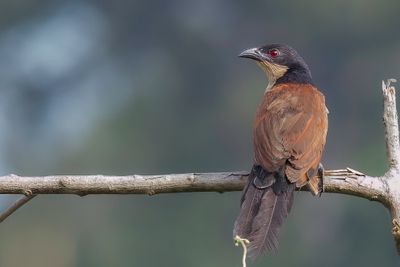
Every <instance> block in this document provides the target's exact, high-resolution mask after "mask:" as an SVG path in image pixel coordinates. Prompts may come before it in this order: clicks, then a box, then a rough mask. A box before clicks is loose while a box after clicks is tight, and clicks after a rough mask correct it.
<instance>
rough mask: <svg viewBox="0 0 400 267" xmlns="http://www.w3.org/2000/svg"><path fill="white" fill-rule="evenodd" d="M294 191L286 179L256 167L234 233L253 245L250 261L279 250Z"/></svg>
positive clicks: (246, 190)
mask: <svg viewBox="0 0 400 267" xmlns="http://www.w3.org/2000/svg"><path fill="white" fill-rule="evenodd" d="M294 188H295V185H294V184H291V183H289V182H288V180H287V179H286V177H285V176H284V175H282V174H279V173H268V172H265V171H264V170H263V169H262V168H261V167H260V166H254V167H253V169H252V171H251V173H250V175H249V180H248V182H247V185H246V187H245V188H244V190H243V195H242V202H241V209H240V213H239V216H238V218H237V219H236V222H235V227H234V230H233V234H234V236H236V235H238V236H240V237H241V238H246V239H248V240H249V241H250V244H249V245H248V251H249V256H250V258H252V259H255V258H257V257H258V256H259V255H260V254H261V253H262V252H269V251H275V250H276V249H277V247H278V235H279V230H280V228H281V226H282V224H283V221H284V220H285V219H286V217H287V216H288V213H289V211H290V209H291V207H292V204H293V196H294Z"/></svg>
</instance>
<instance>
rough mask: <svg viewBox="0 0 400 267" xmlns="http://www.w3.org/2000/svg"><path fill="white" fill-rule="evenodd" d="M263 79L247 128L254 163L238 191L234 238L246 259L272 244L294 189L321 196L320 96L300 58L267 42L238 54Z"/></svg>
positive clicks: (324, 118) (323, 113)
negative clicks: (260, 95) (239, 241)
mask: <svg viewBox="0 0 400 267" xmlns="http://www.w3.org/2000/svg"><path fill="white" fill-rule="evenodd" d="M239 57H243V58H250V59H253V60H255V61H256V63H257V64H258V65H259V66H260V67H261V69H262V70H263V71H264V72H265V73H266V75H267V76H268V86H267V89H266V91H265V93H264V96H263V99H262V101H261V104H260V106H259V107H258V111H257V114H256V117H255V119H254V125H253V145H254V164H253V168H252V170H251V172H250V175H249V180H248V182H247V185H246V187H245V188H244V190H243V195H242V199H241V210H240V213H239V216H238V218H237V219H236V222H235V226H234V236H238V237H240V238H242V239H247V240H248V241H249V244H248V251H249V255H250V257H251V258H256V257H257V256H259V254H261V253H262V252H269V251H274V250H276V249H277V246H278V235H279V231H280V228H281V226H282V224H283V222H284V220H285V219H286V217H287V216H288V213H289V211H290V209H291V207H292V204H293V198H294V190H295V188H300V187H303V186H307V187H308V188H309V191H310V192H311V193H312V194H313V195H317V196H319V195H320V194H321V192H322V182H323V181H322V174H323V169H322V165H321V164H320V160H321V156H322V151H323V149H324V145H325V139H326V134H327V130H328V110H327V108H326V106H325V98H324V96H323V94H322V93H321V92H319V91H318V89H317V88H316V87H315V85H314V84H313V82H312V78H311V72H310V70H309V68H308V66H307V64H306V63H305V61H304V60H303V58H302V57H301V56H300V55H299V54H298V53H297V52H296V51H295V50H294V49H293V48H291V47H289V46H287V45H282V44H270V45H265V46H262V47H259V48H252V49H248V50H245V51H243V52H242V53H241V54H240V55H239Z"/></svg>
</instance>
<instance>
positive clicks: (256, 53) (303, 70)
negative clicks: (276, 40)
mask: <svg viewBox="0 0 400 267" xmlns="http://www.w3.org/2000/svg"><path fill="white" fill-rule="evenodd" d="M239 57H244V58H250V59H253V60H256V61H257V64H258V65H259V66H260V67H261V69H263V70H264V71H265V73H266V74H267V76H268V80H269V84H268V88H267V89H269V88H270V87H272V86H273V85H274V84H275V82H276V81H277V80H279V79H282V78H286V80H287V81H289V82H300V83H305V82H310V81H311V72H310V69H309V68H308V66H307V64H306V62H305V61H304V59H303V58H302V57H301V56H300V55H299V54H298V53H297V52H296V50H294V49H293V48H291V47H290V46H288V45H284V44H269V45H265V46H261V47H258V48H251V49H247V50H245V51H243V52H242V53H240V55H239ZM285 76H287V77H285Z"/></svg>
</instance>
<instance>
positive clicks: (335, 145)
mask: <svg viewBox="0 0 400 267" xmlns="http://www.w3.org/2000/svg"><path fill="white" fill-rule="evenodd" d="M399 10H400V2H399V1H396V0H391V1H378V0H353V1H347V0H346V1H344V0H338V1H316V0H306V1H235V2H234V1H227V0H186V1H184V0H170V1H156V0H155V1H144V0H142V1H140V0H137V1H100V0H98V1H56V0H53V1H45V0H41V1H33V0H24V1H21V0H17V1H16V0H2V1H1V2H0V129H1V131H0V168H1V172H2V173H4V174H8V173H16V174H19V175H30V176H32V175H46V174H115V175H124V174H133V173H140V174H159V173H182V172H193V171H196V172H208V171H228V170H248V169H249V168H250V167H251V159H252V141H251V123H252V117H253V115H254V113H255V110H256V107H257V105H258V102H259V100H260V98H261V97H262V94H263V91H264V88H265V86H266V82H267V81H266V78H265V76H264V74H263V73H262V72H261V71H260V70H259V69H258V67H257V66H256V64H254V63H253V62H250V61H249V60H242V59H239V58H237V55H238V53H239V52H241V51H242V50H243V49H246V48H250V47H254V46H257V45H261V44H264V43H271V42H283V43H287V44H290V45H292V46H293V47H295V48H296V49H297V50H298V51H299V53H300V54H301V55H303V57H304V58H305V60H306V61H307V62H308V64H309V66H310V68H311V70H312V73H313V77H314V80H315V82H316V84H317V85H318V87H319V88H320V89H321V90H322V91H323V93H324V94H325V96H326V99H327V104H328V107H329V109H330V115H329V118H330V129H329V134H328V143H327V146H326V152H325V156H324V160H323V162H324V165H325V167H326V168H330V169H332V168H342V167H346V166H351V167H352V168H355V169H359V170H361V171H363V172H366V173H369V174H371V175H380V174H383V173H384V171H385V170H386V165H387V164H386V159H385V150H384V147H385V145H384V140H383V128H382V119H381V113H382V104H381V102H382V96H381V91H380V86H381V80H382V79H386V78H398V77H399V73H400V35H399V25H400V18H399V16H398V11H399ZM239 198H240V193H239V192H235V193H224V194H217V193H183V194H169V195H157V196H152V197H149V196H141V195H138V196H134V195H126V196H86V197H83V198H81V197H77V196H68V195H66V196H63V195H49V196H39V197H38V198H36V199H35V200H34V201H32V202H31V203H30V204H29V205H27V206H26V207H23V208H22V209H21V210H19V211H18V212H17V213H16V214H15V215H13V216H12V217H11V218H9V219H8V220H7V221H5V222H4V223H2V224H1V225H0V237H1V238H0V266H6V267H8V266H17V267H18V266H27V265H29V266H44V267H46V266H96V267H101V266H193V267H196V266H229V267H232V266H240V260H241V253H242V251H241V249H239V248H236V247H234V245H233V242H232V226H233V221H234V219H235V217H236V215H237V213H238V209H239ZM13 199H15V196H2V197H1V198H0V204H1V206H2V207H6V206H7V205H8V204H9V203H11V201H13ZM280 243H281V244H280V250H279V252H277V253H276V254H275V255H273V256H265V257H262V258H261V259H260V260H259V261H257V262H255V263H253V264H251V266H307V267H313V266H325V267H329V266H398V264H399V263H400V260H399V259H398V256H397V254H396V252H395V247H394V242H393V240H392V236H391V222H390V217H389V214H388V212H387V210H386V209H385V208H383V207H382V206H381V205H380V204H377V203H374V202H368V201H366V200H363V199H358V198H354V197H347V196H342V195H335V194H324V195H323V196H322V197H321V198H320V199H317V198H313V197H311V195H310V194H307V193H296V203H295V205H294V208H293V211H292V213H291V215H290V217H289V219H288V221H287V223H286V224H285V226H284V228H283V231H282V236H281V242H280Z"/></svg>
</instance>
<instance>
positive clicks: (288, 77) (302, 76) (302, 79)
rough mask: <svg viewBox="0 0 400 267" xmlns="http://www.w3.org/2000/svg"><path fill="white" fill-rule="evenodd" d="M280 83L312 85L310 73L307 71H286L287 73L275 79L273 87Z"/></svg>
mask: <svg viewBox="0 0 400 267" xmlns="http://www.w3.org/2000/svg"><path fill="white" fill-rule="evenodd" d="M281 83H297V84H313V81H312V78H311V73H310V71H309V70H307V69H297V68H295V69H288V70H287V72H286V73H285V74H284V75H283V76H282V77H280V78H279V79H277V80H276V81H275V83H274V85H277V84H281Z"/></svg>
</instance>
